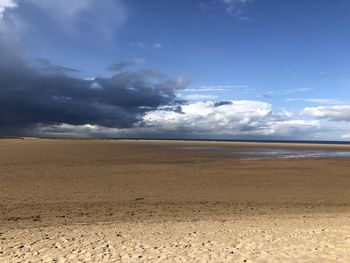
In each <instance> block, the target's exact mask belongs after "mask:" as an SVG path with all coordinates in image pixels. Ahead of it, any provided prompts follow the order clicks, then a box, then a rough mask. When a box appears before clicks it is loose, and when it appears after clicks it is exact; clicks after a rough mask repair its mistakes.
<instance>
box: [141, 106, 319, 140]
mask: <svg viewBox="0 0 350 263" xmlns="http://www.w3.org/2000/svg"><path fill="white" fill-rule="evenodd" d="M290 117H291V116H290V115H289V114H287V115H286V114H284V113H275V112H273V111H272V106H271V105H270V104H268V103H265V102H260V101H248V100H241V101H230V102H225V103H215V102H212V101H207V102H193V103H189V104H187V105H182V106H181V111H179V110H176V111H174V110H169V109H161V108H160V109H158V110H155V111H151V112H148V113H147V114H146V115H145V116H144V118H143V123H144V125H145V127H146V128H149V129H151V130H152V129H153V130H155V131H157V132H161V133H169V134H174V133H178V134H192V135H214V136H217V135H219V136H295V135H300V134H298V133H299V132H300V131H303V132H306V131H308V132H309V133H312V131H314V130H315V129H317V128H319V122H318V121H315V120H312V121H308V120H293V119H290ZM298 131H299V132H298Z"/></svg>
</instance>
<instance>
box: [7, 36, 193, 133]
mask: <svg viewBox="0 0 350 263" xmlns="http://www.w3.org/2000/svg"><path fill="white" fill-rule="evenodd" d="M0 58H1V61H0V133H13V134H21V133H23V132H24V131H25V130H26V129H30V128H31V127H33V126H35V125H37V124H41V125H51V124H60V123H66V124H72V125H82V124H92V125H99V126H105V127H116V128H127V127H132V126H133V125H135V123H137V122H138V121H139V120H140V118H141V117H142V116H143V115H144V114H145V112H147V111H149V110H153V109H156V108H157V107H159V106H161V105H168V104H171V103H172V101H173V100H174V99H175V97H176V96H175V90H176V89H181V88H185V87H186V85H187V82H186V81H184V80H183V79H181V78H178V79H173V80H172V79H168V80H166V79H165V80H159V79H155V78H154V75H152V74H148V73H147V71H140V72H133V71H124V72H120V73H118V74H116V75H114V76H112V77H110V78H95V79H94V80H84V79H80V78H77V77H72V76H69V75H67V73H69V72H76V70H75V69H70V68H66V67H62V66H57V65H52V64H51V63H50V62H49V61H46V60H42V61H40V67H39V68H38V67H33V65H29V64H28V63H26V62H25V61H23V59H22V57H21V55H20V51H19V49H17V48H16V47H14V46H12V45H11V44H10V43H9V42H8V41H5V40H4V39H2V38H1V35H0Z"/></svg>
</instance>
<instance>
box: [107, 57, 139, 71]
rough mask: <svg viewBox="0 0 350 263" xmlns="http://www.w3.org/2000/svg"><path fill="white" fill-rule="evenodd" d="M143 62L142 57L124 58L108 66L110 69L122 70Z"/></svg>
mask: <svg viewBox="0 0 350 263" xmlns="http://www.w3.org/2000/svg"><path fill="white" fill-rule="evenodd" d="M144 62H145V60H144V59H143V58H135V59H133V60H125V61H121V62H118V63H114V64H112V65H110V66H109V67H108V70H111V71H122V70H125V69H127V68H129V67H133V66H138V65H141V64H143V63H144Z"/></svg>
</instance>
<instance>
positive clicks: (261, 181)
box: [0, 139, 350, 262]
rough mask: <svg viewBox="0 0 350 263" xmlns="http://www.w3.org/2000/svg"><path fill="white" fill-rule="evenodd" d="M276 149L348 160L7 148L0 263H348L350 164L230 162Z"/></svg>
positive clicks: (38, 144) (26, 144)
mask: <svg viewBox="0 0 350 263" xmlns="http://www.w3.org/2000/svg"><path fill="white" fill-rule="evenodd" d="M208 145H209V146H218V145H219V146H223V147H225V149H226V148H227V150H220V151H215V150H210V149H207V148H203V149H201V150H196V151H189V150H186V149H184V148H181V147H182V146H186V147H187V146H189V147H198V146H208ZM179 146H181V147H179ZM267 146H269V147H277V148H278V147H279V148H288V147H293V148H298V147H299V148H304V149H305V148H318V149H323V148H324V149H338V148H339V149H340V148H341V149H342V150H344V149H346V150H350V148H349V146H339V147H338V146H320V145H318V146H313V145H283V144H275V145H267V144H254V143H215V142H166V141H161V142H160V141H109V140H100V141H99V140H44V139H41V140H16V139H11V140H5V139H4V140H0V182H1V183H0V200H1V205H0V262H40V261H46V262H79V261H81V262H84V261H85V262H139V261H146V262H186V261H187V262H232V261H233V262H235V261H237V262H244V261H246V262H273V261H275V262H281V261H283V262H284V261H291V262H301V261H302V262H349V261H350V201H349V200H350V161H349V159H345V158H344V159H331V158H328V159H316V158H315V159H290V160H255V161H253V160H250V161H247V160H242V159H241V158H240V156H239V155H238V154H237V155H235V154H232V151H235V149H238V148H242V147H243V148H244V147H267Z"/></svg>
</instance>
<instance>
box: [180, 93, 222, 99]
mask: <svg viewBox="0 0 350 263" xmlns="http://www.w3.org/2000/svg"><path fill="white" fill-rule="evenodd" d="M179 97H181V98H184V99H185V100H214V99H217V98H218V96H215V95H204V94H187V95H182V94H179Z"/></svg>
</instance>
